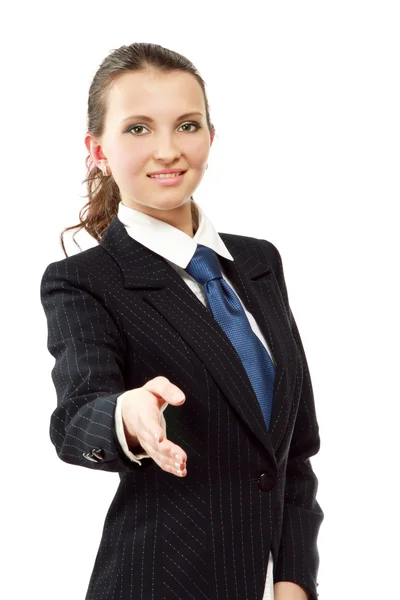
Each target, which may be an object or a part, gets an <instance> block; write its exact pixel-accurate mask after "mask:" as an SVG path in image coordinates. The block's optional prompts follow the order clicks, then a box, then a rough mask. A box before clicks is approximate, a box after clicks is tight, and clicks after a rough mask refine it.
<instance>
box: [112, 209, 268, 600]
mask: <svg viewBox="0 0 400 600" xmlns="http://www.w3.org/2000/svg"><path fill="white" fill-rule="evenodd" d="M193 205H194V207H195V209H196V210H197V215H198V229H197V231H196V233H195V235H194V237H193V238H191V237H190V236H188V235H187V234H186V233H184V232H183V231H181V230H180V229H177V228H176V227H174V226H173V225H169V224H168V223H165V222H164V221H161V220H160V219H156V218H155V217H151V216H149V215H147V214H145V213H142V212H140V211H138V210H136V209H134V208H130V207H128V206H125V205H124V204H122V202H120V203H119V205H118V218H119V220H120V221H121V222H122V223H123V225H124V226H125V228H126V231H127V233H128V234H129V235H130V236H131V237H132V238H134V239H135V240H137V241H138V242H140V243H141V244H143V245H144V246H146V248H149V249H150V250H152V251H153V252H156V253H157V254H159V255H160V256H162V257H163V258H164V259H165V260H166V261H167V262H168V263H169V264H170V265H171V267H172V268H173V269H175V271H177V273H178V274H179V275H180V276H181V277H182V279H183V280H184V281H185V283H186V284H187V285H188V286H189V288H190V289H191V290H192V291H193V293H194V294H195V295H196V296H197V297H198V299H199V300H200V301H201V302H202V303H203V304H204V305H205V306H207V301H206V295H205V292H204V286H203V285H201V284H199V283H198V282H197V281H196V280H195V279H194V278H193V277H192V276H191V275H189V273H187V272H186V271H185V268H186V267H187V265H188V264H189V262H190V260H191V259H192V257H193V255H194V253H195V251H196V248H197V244H203V245H204V246H208V247H209V248H211V249H212V250H214V251H215V252H216V253H217V254H219V255H221V256H223V257H225V258H227V259H229V260H233V257H232V255H231V254H230V252H229V250H228V248H227V247H226V245H225V244H224V242H223V241H222V238H221V237H220V235H219V234H218V232H217V231H216V229H215V228H214V226H213V225H212V223H211V221H210V220H209V219H208V218H207V216H206V215H205V213H204V211H203V210H202V209H201V208H200V206H199V205H198V204H197V203H196V202H194V200H193ZM221 271H222V275H223V277H224V279H225V281H226V282H227V283H228V285H230V287H231V288H232V289H233V290H234V292H235V293H236V295H237V297H238V299H239V301H240V303H241V305H242V307H243V309H244V311H245V314H246V316H247V318H248V320H249V323H250V326H251V328H252V330H253V331H254V333H255V334H256V335H257V337H258V338H259V339H260V341H261V343H262V344H263V346H264V347H265V349H266V350H267V352H268V353H269V355H270V357H271V360H272V362H273V363H274V365H276V362H275V360H274V357H273V356H272V353H271V350H270V348H269V347H268V343H267V341H266V340H265V337H264V336H263V334H262V333H261V331H260V329H259V327H258V325H257V323H256V321H255V319H254V317H253V315H252V314H251V313H249V312H248V310H247V309H246V307H245V306H244V304H243V302H242V300H241V298H240V296H239V294H238V293H237V290H236V289H235V287H234V285H233V284H232V283H231V282H230V281H229V279H228V277H227V276H226V274H225V272H224V269H223V266H222V265H221ZM125 393H129V392H124V394H125ZM124 394H121V395H120V396H119V397H118V398H117V404H116V411H115V429H116V435H117V438H118V441H119V443H120V444H121V446H122V449H123V451H124V452H125V454H126V455H127V456H128V458H130V460H132V461H135V462H137V463H139V464H140V465H141V464H142V463H141V459H143V458H150V457H149V456H148V454H145V453H142V454H134V453H133V452H131V451H130V450H129V447H128V444H127V441H126V438H125V432H124V426H123V421H122V413H121V403H122V397H123V396H124ZM167 406H168V403H167V402H165V403H164V404H163V406H162V407H161V409H160V419H161V425H162V427H163V429H164V434H165V435H166V427H167V426H166V421H165V417H164V414H163V412H164V410H165V409H166V407H167ZM272 569H273V559H272V553H271V552H270V555H269V561H268V569H267V578H266V582H265V591H264V596H263V600H273V598H274V588H273V577H272Z"/></svg>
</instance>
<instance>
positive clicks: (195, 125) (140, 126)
mask: <svg viewBox="0 0 400 600" xmlns="http://www.w3.org/2000/svg"><path fill="white" fill-rule="evenodd" d="M181 127H196V129H195V131H197V130H198V129H200V125H199V124H198V123H195V122H193V123H183V124H182V125H181ZM143 128H145V129H147V127H145V126H144V125H132V126H131V127H129V129H127V132H131V131H132V130H133V129H143ZM186 132H187V133H192V132H193V130H192V131H189V130H186ZM135 135H136V134H135ZM137 137H140V135H139V134H138V135H137Z"/></svg>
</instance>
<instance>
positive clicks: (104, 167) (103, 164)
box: [100, 160, 111, 177]
mask: <svg viewBox="0 0 400 600" xmlns="http://www.w3.org/2000/svg"><path fill="white" fill-rule="evenodd" d="M100 169H101V172H102V173H103V177H107V176H108V175H111V173H109V172H108V166H107V163H106V161H105V160H102V161H101V164H100Z"/></svg>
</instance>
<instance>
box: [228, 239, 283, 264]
mask: <svg viewBox="0 0 400 600" xmlns="http://www.w3.org/2000/svg"><path fill="white" fill-rule="evenodd" d="M220 236H221V237H222V239H223V240H224V241H228V242H230V243H231V244H233V245H235V246H238V247H242V248H243V249H246V250H250V251H253V252H255V253H256V254H257V256H258V258H259V259H260V260H262V261H267V262H268V263H269V264H271V266H272V267H273V268H274V269H275V268H276V267H278V266H279V264H280V263H281V255H280V252H279V250H278V248H277V247H276V245H275V244H274V243H273V242H271V241H270V240H267V239H264V238H256V237H252V236H247V235H239V234H234V233H220Z"/></svg>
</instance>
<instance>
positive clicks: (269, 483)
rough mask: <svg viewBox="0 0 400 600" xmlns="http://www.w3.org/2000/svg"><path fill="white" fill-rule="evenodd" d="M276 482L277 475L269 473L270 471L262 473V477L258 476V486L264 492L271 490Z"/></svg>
mask: <svg viewBox="0 0 400 600" xmlns="http://www.w3.org/2000/svg"><path fill="white" fill-rule="evenodd" d="M275 484H276V476H274V475H269V474H268V473H261V475H260V477H259V478H258V487H259V488H260V490H262V491H263V492H269V490H271V489H272V488H273V487H274V485H275Z"/></svg>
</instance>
